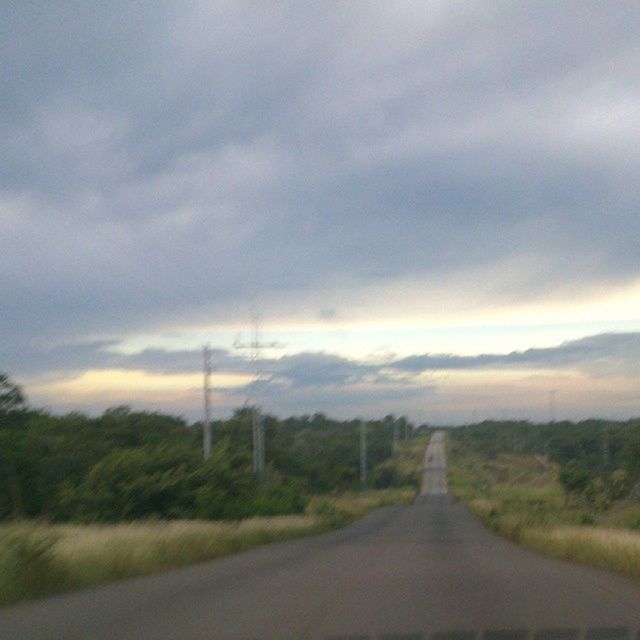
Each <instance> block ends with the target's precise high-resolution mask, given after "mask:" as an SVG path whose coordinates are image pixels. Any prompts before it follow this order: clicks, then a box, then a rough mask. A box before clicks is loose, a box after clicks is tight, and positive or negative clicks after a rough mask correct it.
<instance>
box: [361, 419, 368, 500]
mask: <svg viewBox="0 0 640 640" xmlns="http://www.w3.org/2000/svg"><path fill="white" fill-rule="evenodd" d="M360 484H361V485H362V487H363V488H364V487H366V486H367V426H366V424H365V422H364V420H360Z"/></svg>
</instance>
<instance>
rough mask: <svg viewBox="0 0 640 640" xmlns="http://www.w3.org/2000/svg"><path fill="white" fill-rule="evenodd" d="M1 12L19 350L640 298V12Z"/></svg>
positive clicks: (13, 334)
mask: <svg viewBox="0 0 640 640" xmlns="http://www.w3.org/2000/svg"><path fill="white" fill-rule="evenodd" d="M0 11H1V13H0V20H1V21H2V23H3V25H5V32H6V34H7V37H6V38H5V39H4V40H3V43H4V44H3V45H1V46H2V49H1V50H0V54H1V55H2V58H3V60H4V61H5V64H6V74H5V76H6V78H7V83H6V85H5V87H4V88H3V108H2V112H0V135H2V139H3V145H2V150H0V163H1V164H2V166H3V177H2V178H0V228H1V230H2V235H1V239H0V272H1V273H2V276H3V277H2V281H1V282H0V295H1V296H2V300H3V314H2V316H1V317H0V335H2V338H1V340H2V341H3V342H4V343H5V345H9V346H11V345H14V344H17V343H20V344H21V345H22V346H29V345H31V344H32V343H42V344H44V343H46V344H49V345H51V344H59V343H61V342H65V341H66V342H70V341H77V340H80V339H83V340H92V339H96V338H101V339H120V338H121V337H123V336H124V335H130V334H133V333H135V332H141V331H144V332H147V333H150V332H153V331H154V330H159V329H160V328H167V327H175V326H187V325H197V324H199V323H202V322H204V321H206V319H209V318H212V317H215V318H217V319H219V321H220V322H227V323H229V322H234V321H237V320H238V318H239V317H241V316H242V314H244V313H245V307H246V301H247V299H248V298H249V297H250V296H251V295H252V294H254V293H256V292H258V291H261V292H262V300H263V306H264V311H265V313H267V314H271V315H275V314H276V313H281V314H285V315H286V314H288V315H290V316H291V317H292V318H294V319H295V318H296V317H298V316H299V315H304V313H306V311H305V310H306V309H325V310H329V309H332V308H333V306H334V304H335V301H336V299H339V302H340V314H341V317H342V316H343V315H344V316H345V317H349V316H357V315H358V314H359V313H361V311H360V310H359V307H358V306H357V305H356V304H355V303H354V302H350V301H351V300H357V299H358V296H359V295H363V292H367V295H368V297H369V300H370V305H371V306H372V307H373V311H374V312H375V311H376V310H377V311H378V312H382V311H385V310H387V309H388V307H389V301H388V300H384V299H382V296H380V295H377V296H376V295H375V292H376V291H378V292H380V291H383V290H384V291H388V290H389V288H392V289H393V288H394V287H396V285H398V287H397V288H399V287H400V285H402V284H403V283H406V282H415V281H421V282H429V281H441V280H448V281H453V282H454V283H456V286H454V287H451V288H450V293H449V295H450V296H451V297H454V298H457V299H459V298H461V297H464V295H465V292H469V291H473V292H474V294H475V295H477V296H478V298H479V302H478V304H483V305H486V306H491V305H495V304H496V303H497V302H505V303H508V304H511V303H514V302H516V301H523V300H526V301H530V300H533V299H537V300H541V301H544V300H546V299H547V298H548V296H549V295H552V294H553V293H554V291H557V290H567V289H568V290H571V291H572V292H573V293H574V295H580V292H587V291H590V290H591V289H592V288H593V287H594V286H600V285H603V284H606V285H609V286H618V285H621V284H624V283H627V282H629V281H631V280H633V279H637V277H638V271H637V264H638V260H639V258H640V249H639V248H638V244H637V242H635V238H637V237H638V235H639V233H640V220H639V219H638V216H637V215H636V209H637V206H636V205H637V202H638V201H639V199H640V198H639V197H640V191H639V189H640V186H639V185H640V180H639V179H638V178H640V176H639V175H638V174H639V171H638V170H639V168H640V163H638V160H637V154H636V149H637V145H638V143H639V142H640V140H639V137H640V126H639V123H638V119H637V109H635V105H636V104H637V103H638V100H640V78H639V75H640V71H639V70H638V65H637V58H638V53H639V51H638V45H637V38H636V34H637V30H638V27H639V26H640V12H639V11H638V10H637V7H635V6H634V5H633V3H629V4H618V5H616V6H615V7H611V6H609V5H607V6H606V7H605V6H603V5H602V4H601V3H597V2H586V3H584V2H580V3H577V2H565V3H542V4H536V5H531V6H520V5H518V6H517V7H516V6H512V5H509V4H504V5H494V6H487V5H486V3H475V2H474V3H467V4H465V9H464V10H461V9H459V8H457V7H456V6H455V5H450V3H445V2H430V3H427V4H425V3H419V2H399V3H392V4H375V3H359V4H348V5H347V4H345V3H335V4H333V3H329V4H326V3H323V4H322V5H312V4H309V3H305V4H302V5H301V4H299V3H287V2H285V3H282V4H278V5H277V6H276V5H268V6H267V5H264V6H260V7H256V6H255V5H254V6H251V7H249V6H248V5H246V4H244V3H233V2H230V3H222V4H221V3H210V2H194V3H188V4H185V3H178V2H162V3H154V4H153V5H150V4H144V3H143V4H137V5H136V6H135V7H129V8H128V9H127V10H125V11H122V10H120V9H119V8H115V7H110V6H107V5H104V6H98V5H95V6H92V8H91V10H90V11H84V12H79V11H77V7H76V6H75V5H74V4H73V3H65V2H61V3H56V4H55V6H54V5H52V6H49V7H46V8H43V7H40V6H39V7H36V6H35V5H31V4H29V3H6V4H5V5H4V6H3V7H2V9H1V10H0ZM550 25H553V26H552V27H551V26H550ZM621 230H624V233H621ZM505 264H508V265H511V266H512V267H513V271H512V273H511V276H510V277H509V278H507V277H504V274H503V277H495V278H491V277H490V278H486V277H485V276H484V274H486V273H490V272H492V271H493V272H498V273H500V272H502V271H504V269H505V267H504V265H505ZM468 283H473V284H472V285H470V284H468ZM465 287H466V288H465ZM371 292H373V295H370V293H371ZM442 295H443V296H445V297H446V295H447V294H446V291H444V292H442ZM445 302H446V301H445ZM371 310H372V309H368V310H367V313H369V312H370V311H371ZM308 313H310V314H311V315H313V313H314V312H313V311H310V312H308ZM321 315H323V317H324V318H325V319H331V318H330V317H328V316H326V313H325V312H324V311H323V312H321ZM149 357H151V356H149Z"/></svg>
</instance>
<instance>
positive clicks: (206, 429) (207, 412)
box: [202, 344, 211, 460]
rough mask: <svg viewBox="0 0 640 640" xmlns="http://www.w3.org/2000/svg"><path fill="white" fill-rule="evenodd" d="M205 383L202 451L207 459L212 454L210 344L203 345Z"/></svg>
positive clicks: (203, 389)
mask: <svg viewBox="0 0 640 640" xmlns="http://www.w3.org/2000/svg"><path fill="white" fill-rule="evenodd" d="M202 359H203V372H204V384H203V387H202V391H203V394H204V421H203V423H202V451H203V454H204V459H205V460H207V459H208V458H209V456H210V455H211V387H210V386H209V379H210V378H211V349H209V345H208V344H207V345H205V346H204V347H202Z"/></svg>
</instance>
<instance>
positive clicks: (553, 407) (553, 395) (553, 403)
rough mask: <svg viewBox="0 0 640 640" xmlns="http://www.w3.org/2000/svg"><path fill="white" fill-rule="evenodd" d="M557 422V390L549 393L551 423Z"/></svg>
mask: <svg viewBox="0 0 640 640" xmlns="http://www.w3.org/2000/svg"><path fill="white" fill-rule="evenodd" d="M555 421H556V390H555V389H552V390H551V391H549V422H551V423H554V422H555Z"/></svg>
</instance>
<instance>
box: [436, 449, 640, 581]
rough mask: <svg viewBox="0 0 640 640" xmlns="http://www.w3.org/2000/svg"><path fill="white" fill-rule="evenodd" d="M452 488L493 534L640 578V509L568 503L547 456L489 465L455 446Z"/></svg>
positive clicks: (508, 457)
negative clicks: (494, 532) (496, 533)
mask: <svg viewBox="0 0 640 640" xmlns="http://www.w3.org/2000/svg"><path fill="white" fill-rule="evenodd" d="M448 462H449V464H448V466H449V471H448V475H449V488H450V490H451V492H452V494H453V495H454V497H455V498H456V499H457V500H460V501H462V502H464V503H465V504H466V505H467V506H468V507H469V509H470V510H471V511H472V512H473V513H474V514H475V515H476V516H478V517H479V518H480V519H481V520H482V521H483V522H484V523H485V524H486V525H487V526H488V527H490V528H491V529H493V530H494V531H496V532H498V533H500V534H501V535H504V536H506V537H508V538H510V539H512V540H515V541H517V542H520V543H522V544H524V545H526V546H528V547H531V548H534V549H537V550H539V551H543V552H545V553H549V554H551V555H555V556H557V557H560V558H565V559H568V560H575V561H579V562H584V563H587V564H591V565H594V566H598V567H603V568H607V569H613V570H616V571H621V572H624V573H629V574H632V575H637V576H640V505H639V504H637V503H633V502H619V503H617V504H612V505H609V506H608V507H607V508H597V507H596V506H594V505H590V504H588V503H586V502H585V501H584V500H580V499H577V498H575V497H573V496H570V495H567V493H566V492H565V491H564V489H563V487H562V486H561V485H560V483H559V482H558V479H557V478H558V471H559V470H558V468H557V466H556V465H554V464H552V463H550V462H549V461H547V460H546V458H544V457H543V456H535V455H519V454H501V455H498V456H496V457H495V458H494V459H491V460H489V459H487V458H484V457H482V456H480V455H479V454H478V453H477V452H474V451H470V450H469V449H468V448H465V447H464V446H463V445H461V444H460V443H457V442H456V441H455V439H450V440H449V443H448Z"/></svg>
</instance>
